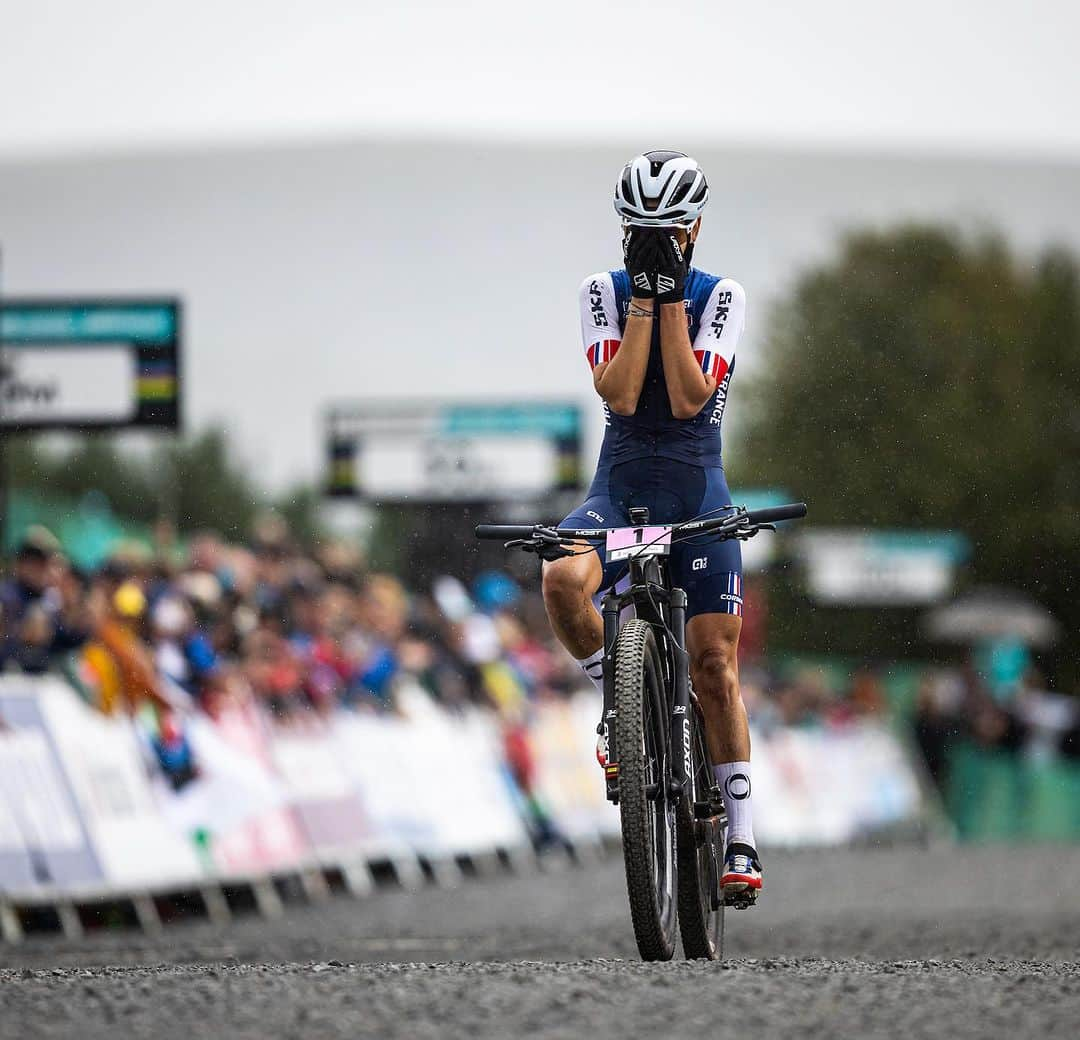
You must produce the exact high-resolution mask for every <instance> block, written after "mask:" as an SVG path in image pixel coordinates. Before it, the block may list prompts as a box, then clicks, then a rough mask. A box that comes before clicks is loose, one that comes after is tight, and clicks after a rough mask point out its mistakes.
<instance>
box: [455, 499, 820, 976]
mask: <svg viewBox="0 0 1080 1040" xmlns="http://www.w3.org/2000/svg"><path fill="white" fill-rule="evenodd" d="M726 510H727V511H726V512H725V514H724V515H723V516H702V517H695V518H693V519H691V520H688V521H685V522H683V523H679V524H672V525H663V526H650V525H649V511H648V510H647V509H631V510H630V511H629V518H630V523H631V525H632V526H630V527H622V528H580V529H579V528H551V527H545V526H543V525H541V524H531V525H518V524H480V525H479V526H478V527H477V528H476V536H477V538H487V539H497V540H500V541H503V542H504V543H505V548H507V549H521V550H524V551H525V552H530V553H536V554H537V555H538V556H540V557H541V558H543V559H547V560H554V559H558V558H560V557H563V556H570V555H573V554H575V553H578V552H583V551H596V552H598V553H599V552H601V551H602V552H604V554H605V559H606V560H607V561H608V562H609V563H614V562H624V563H625V565H626V576H627V577H628V583H626V582H623V581H620V582H619V583H617V584H616V585H614V586H612V587H611V589H610V590H609V591H608V592H607V593H606V594H605V595H604V597H603V599H602V601H601V613H602V616H603V620H604V658H603V661H604V682H603V687H604V696H603V711H602V716H601V719H600V724H599V726H598V727H597V733H598V735H599V736H600V738H601V740H600V744H599V746H600V747H601V748H604V747H605V746H606V754H605V755H604V762H603V765H604V782H605V786H606V793H607V798H608V800H609V801H610V802H613V803H615V804H616V805H618V807H619V814H620V822H621V826H622V845H623V858H624V861H625V866H626V888H627V894H628V895H629V898H630V917H631V920H632V923H633V927H634V937H635V939H636V940H637V946H638V951H639V952H640V953H641V956H642V958H643V959H644V960H650V961H651V960H670V959H671V957H672V956H673V955H674V953H675V944H676V937H677V934H678V933H679V932H681V935H682V944H683V952H684V953H685V955H686V956H687V957H688V958H708V959H710V960H716V959H718V958H719V957H721V956H722V954H723V939H724V907H725V905H734V906H745V905H748V904H749V902H751V901H752V900H753V898H754V893H753V891H751V890H748V891H746V892H742V893H739V894H737V895H732V896H731V897H730V898H728V899H725V895H724V893H723V891H722V890H721V886H720V878H721V876H722V872H723V862H724V852H725V848H726V840H725V839H726V833H727V816H726V813H725V811H724V802H723V798H722V796H721V792H720V787H719V785H718V784H717V783H716V779H715V775H714V770H713V762H712V760H711V758H710V757H709V748H708V744H707V742H706V739H705V718H704V715H703V714H702V710H701V705H700V703H699V702H698V698H697V696H696V695H695V693H694V690H693V687H692V685H691V682H690V668H689V655H688V654H687V651H686V593H685V591H684V590H683V589H680V588H676V587H674V586H673V585H672V583H671V579H670V574H669V568H668V565H667V557H668V556H669V555H670V554H671V548H672V545H673V544H675V543H676V542H678V541H681V540H684V539H687V538H694V539H695V541H696V540H698V539H702V538H706V537H711V538H715V539H716V540H723V539H728V538H737V539H746V538H752V537H753V536H754V535H756V534H757V533H758V532H759V531H763V530H775V528H774V526H773V525H774V524H775V523H778V522H780V521H783V520H795V519H798V518H800V517H803V516H805V515H806V505H805V504H804V503H801V502H800V503H793V504H791V505H784V506H776V507H773V508H769V509H756V510H753V511H748V510H746V509H745V508H742V507H734V506H731V507H726ZM624 585H625V588H623V586H624ZM620 589H621V591H619V590H620Z"/></svg>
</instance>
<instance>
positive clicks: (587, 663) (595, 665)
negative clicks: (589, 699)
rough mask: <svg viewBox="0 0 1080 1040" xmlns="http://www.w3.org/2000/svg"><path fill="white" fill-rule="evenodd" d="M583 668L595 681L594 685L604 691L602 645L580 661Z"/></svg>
mask: <svg viewBox="0 0 1080 1040" xmlns="http://www.w3.org/2000/svg"><path fill="white" fill-rule="evenodd" d="M578 664H579V665H581V670H582V671H583V672H584V673H585V674H586V675H587V676H588V677H589V678H590V679H592V681H593V685H594V686H595V687H596V688H597V689H598V690H599V691H600V692H601V693H603V692H604V648H603V647H600V649H599V650H597V651H596V653H595V654H589V656H588V657H586V658H585V659H584V660H583V661H578Z"/></svg>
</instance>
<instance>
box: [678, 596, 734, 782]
mask: <svg viewBox="0 0 1080 1040" xmlns="http://www.w3.org/2000/svg"><path fill="white" fill-rule="evenodd" d="M741 631H742V618H741V617H738V616H736V615H735V614H698V615H697V616H696V617H692V618H691V619H690V620H689V621H688V622H687V625H686V643H687V649H688V650H689V652H690V676H691V678H692V680H693V683H694V690H695V691H696V693H697V695H698V698H699V699H700V700H701V709H702V711H703V712H704V714H705V730H706V735H707V737H708V741H709V753H710V754H711V755H712V759H713V761H714V762H716V763H720V762H746V761H749V759H750V729H749V727H748V725H747V722H746V708H745V707H743V702H742V695H741V694H740V693H739V633H740V632H741Z"/></svg>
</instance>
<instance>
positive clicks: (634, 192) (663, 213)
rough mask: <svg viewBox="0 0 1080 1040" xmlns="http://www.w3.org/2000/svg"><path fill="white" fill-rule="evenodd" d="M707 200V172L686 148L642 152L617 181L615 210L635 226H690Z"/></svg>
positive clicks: (626, 222) (625, 168) (629, 163)
mask: <svg viewBox="0 0 1080 1040" xmlns="http://www.w3.org/2000/svg"><path fill="white" fill-rule="evenodd" d="M708 201H709V185H708V184H707V183H706V181H705V174H704V173H702V171H701V167H700V166H698V164H697V162H696V161H695V160H693V159H691V158H690V156H689V155H686V154H684V153H683V152H646V153H645V154H644V155H639V156H638V157H637V158H636V159H631V160H630V162H628V163H627V164H626V165H625V166H624V167H623V171H622V174H621V175H620V176H619V180H618V183H617V184H616V185H615V212H616V213H618V214H619V216H620V217H622V219H623V223H625V224H632V225H634V226H636V227H670V226H672V225H678V226H680V227H690V226H691V225H692V224H693V223H694V221H695V220H697V218H698V217H700V216H701V211H702V210H703V209H704V208H705V204H706V203H707V202H708Z"/></svg>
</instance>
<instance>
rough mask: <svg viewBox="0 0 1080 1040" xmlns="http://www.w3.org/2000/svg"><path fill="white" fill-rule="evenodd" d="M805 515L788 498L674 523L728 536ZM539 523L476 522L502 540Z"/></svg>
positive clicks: (479, 533)
mask: <svg viewBox="0 0 1080 1040" xmlns="http://www.w3.org/2000/svg"><path fill="white" fill-rule="evenodd" d="M804 516H806V503H805V502H791V503H789V504H788V505H783V506H769V507H767V508H765V509H754V510H751V511H749V512H745V513H742V512H735V513H729V514H727V515H726V516H720V517H712V518H710V519H706V520H690V521H687V522H686V523H683V524H677V525H675V534H676V537H677V536H678V535H679V534H680V533H682V534H683V536H684V537H686V536H689V535H691V534H707V533H709V532H710V531H718V530H720V529H721V528H729V529H730V530H729V537H730V536H731V532H732V531H734V529H736V528H738V529H740V530H745V529H746V528H749V527H760V526H762V525H765V524H774V523H778V522H779V521H781V520H798V519H800V518H802V517H804ZM542 526H543V525H541V524H477V526H476V537H477V538H491V539H494V540H497V541H502V542H507V541H512V540H514V539H528V538H533V537H534V536H535V535H536V532H537V531H538V530H539V529H540V528H541V527H542ZM556 533H557V534H559V535H561V536H562V537H563V538H565V539H575V538H577V539H582V538H597V537H602V536H603V535H604V534H606V529H602V528H596V529H592V530H582V531H577V530H565V529H559V530H557V531H556Z"/></svg>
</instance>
